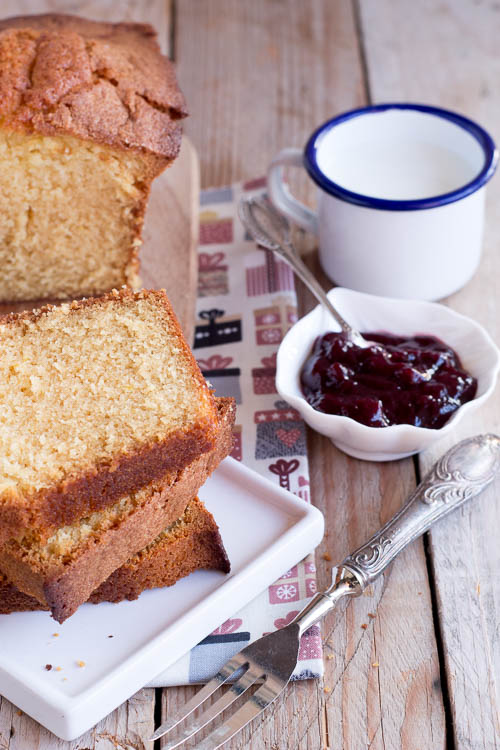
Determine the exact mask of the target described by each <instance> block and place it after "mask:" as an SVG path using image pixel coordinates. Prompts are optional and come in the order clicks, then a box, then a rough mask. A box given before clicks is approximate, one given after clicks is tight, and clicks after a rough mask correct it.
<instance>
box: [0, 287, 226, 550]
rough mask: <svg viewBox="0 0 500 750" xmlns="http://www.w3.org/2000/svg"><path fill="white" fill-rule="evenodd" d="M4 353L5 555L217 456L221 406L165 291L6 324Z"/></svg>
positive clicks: (0, 459)
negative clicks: (8, 545)
mask: <svg viewBox="0 0 500 750" xmlns="http://www.w3.org/2000/svg"><path fill="white" fill-rule="evenodd" d="M0 351H1V357H0V446H1V450H0V544H1V543H2V541H5V540H6V539H7V538H16V539H19V538H22V537H23V536H24V535H25V534H26V533H28V532H30V531H34V532H35V533H36V534H37V535H38V537H39V538H40V539H41V540H42V541H43V539H47V538H48V537H49V536H50V535H51V534H52V532H53V531H54V530H55V529H57V528H59V527H61V526H64V525H68V524H71V523H73V522H74V521H76V520H79V519H81V518H84V517H86V516H88V515H90V514H91V513H94V512H95V511H99V510H102V509H103V508H106V507H108V506H109V505H111V504H113V503H115V502H117V501H118V500H119V499H120V498H123V497H124V496H126V495H129V494H131V493H134V492H138V491H139V490H141V489H142V488H144V487H146V486H147V485H150V484H151V483H154V482H160V484H161V485H162V484H165V481H166V480H165V476H166V474H167V473H168V472H174V473H175V472H179V471H181V470H182V469H183V468H184V467H186V466H188V464H190V463H191V462H192V461H193V460H194V459H196V458H198V457H199V456H200V455H203V454H204V453H207V452H209V451H212V450H213V449H214V446H215V443H216V439H217V435H218V433H219V418H218V414H217V407H216V402H215V399H214V396H213V395H212V393H211V391H210V389H209V387H208V386H207V384H206V382H205V380H204V378H203V376H202V374H201V372H200V370H199V368H198V365H197V363H196V360H195V359H194V357H193V354H192V352H191V350H190V348H189V346H188V345H187V343H186V341H185V340H184V337H183V335H182V332H181V329H180V327H179V324H178V322H177V319H176V318H175V315H174V313H173V311H172V309H171V306H170V304H169V302H168V300H167V297H166V295H165V293H164V292H162V291H159V292H147V291H141V292H137V293H133V292H131V291H130V290H128V289H123V290H121V291H120V292H117V291H116V290H115V291H113V292H111V293H110V294H108V295H105V296H104V297H101V298H93V299H88V300H83V301H80V302H72V303H65V304H63V305H61V306H59V307H50V306H47V307H45V308H41V309H40V310H35V311H32V312H26V313H21V314H17V315H14V314H12V315H9V316H6V317H4V318H0ZM195 494H196V489H195V490H194V492H193V493H192V494H191V497H194V495H195ZM189 499H190V498H188V500H189ZM188 500H186V502H187V501H188ZM180 512H181V511H180ZM180 512H179V515H180ZM172 520H173V519H172ZM164 525H165V524H164Z"/></svg>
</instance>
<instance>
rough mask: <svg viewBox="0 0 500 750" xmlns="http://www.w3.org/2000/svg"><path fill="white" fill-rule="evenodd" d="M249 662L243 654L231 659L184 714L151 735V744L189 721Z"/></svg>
mask: <svg viewBox="0 0 500 750" xmlns="http://www.w3.org/2000/svg"><path fill="white" fill-rule="evenodd" d="M246 664H248V662H246V661H245V659H244V658H242V657H241V653H238V654H236V655H235V656H233V658H232V659H229V661H227V662H226V663H225V664H224V665H223V666H222V667H221V668H220V669H219V671H218V672H217V674H216V675H215V677H213V678H212V679H211V680H210V682H207V684H206V685H205V686H204V687H202V688H201V689H200V690H198V692H197V693H196V694H195V695H193V697H192V698H191V700H190V701H188V702H187V703H186V705H185V706H184V708H183V710H182V712H178V713H177V714H175V715H174V716H172V717H171V718H170V719H167V720H166V721H164V722H163V724H161V725H160V726H159V727H158V729H156V730H155V732H154V734H152V735H151V737H150V738H149V740H148V741H149V742H153V741H154V740H159V739H160V737H163V735H164V734H166V733H167V732H170V730H171V729H173V728H174V727H176V726H177V724H180V723H181V721H184V719H187V717H188V716H189V715H190V714H192V713H193V711H195V710H196V709H197V708H198V707H199V706H201V704H202V703H203V702H204V701H206V699H207V698H210V696H211V695H212V693H215V691H216V690H217V689H218V688H220V687H221V685H224V683H225V682H227V681H228V680H229V678H230V677H232V676H233V675H234V674H235V672H237V671H238V670H239V669H241V667H244V666H246Z"/></svg>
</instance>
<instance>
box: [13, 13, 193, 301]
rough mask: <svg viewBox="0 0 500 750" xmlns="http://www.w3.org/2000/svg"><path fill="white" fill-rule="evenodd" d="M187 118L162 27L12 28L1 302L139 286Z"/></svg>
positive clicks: (70, 23)
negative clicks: (160, 192)
mask: <svg viewBox="0 0 500 750" xmlns="http://www.w3.org/2000/svg"><path fill="white" fill-rule="evenodd" d="M186 114H187V112H186V107H185V102H184V98H183V96H182V93H181V91H180V90H179V87H178V85H177V82H176V78H175V72H174V69H173V65H172V63H171V62H170V61H169V60H168V59H167V58H165V57H164V56H163V55H162V54H161V53H160V49H159V47H158V44H157V42H156V34H155V32H154V30H153V29H152V28H151V27H150V26H147V25H142V24H135V23H118V24H111V23H98V22H94V21H88V20H85V19H82V18H77V17H75V16H68V15H39V16H36V15H33V16H25V17H17V18H10V19H7V20H2V21H0V160H1V164H2V169H1V170H0V194H1V196H2V212H1V215H0V301H4V302H5V301H8V302H14V301H19V300H40V299H49V298H56V299H63V298H74V297H81V296H89V295H97V294H102V293H104V292H107V291H110V290H111V289H112V288H114V287H120V286H122V285H124V284H128V285H131V286H135V287H137V285H138V276H137V272H138V248H139V246H140V244H141V233H142V225H143V220H144V212H145V209H146V203H147V199H148V194H149V190H150V186H151V183H152V181H153V179H154V178H155V177H156V176H157V175H159V174H160V173H161V172H162V171H163V170H164V169H165V167H167V166H168V165H169V164H171V163H172V161H173V160H174V159H175V157H176V156H177V154H178V152H179V149H180V143H181V125H180V123H181V119H182V118H183V117H185V116H186Z"/></svg>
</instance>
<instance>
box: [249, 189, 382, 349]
mask: <svg viewBox="0 0 500 750" xmlns="http://www.w3.org/2000/svg"><path fill="white" fill-rule="evenodd" d="M238 214H239V217H240V219H241V222H242V224H243V226H244V227H245V228H246V229H247V230H248V232H249V233H250V235H251V236H252V237H253V239H254V240H255V241H256V242H257V243H258V244H259V245H261V246H262V247H265V248H266V249H267V250H272V251H273V252H274V253H277V254H278V255H280V256H281V257H282V258H284V260H286V262H287V263H288V264H289V265H290V266H291V268H292V269H293V271H294V272H295V273H296V274H297V276H298V277H299V278H300V279H301V280H302V281H303V282H304V284H305V285H306V286H307V287H308V289H309V290H310V291H311V292H312V294H314V296H315V297H316V299H317V300H318V302H319V303H320V304H321V305H323V307H324V308H325V309H326V310H327V311H328V312H329V313H330V315H331V316H332V317H333V318H334V320H336V321H337V323H338V324H339V326H340V327H341V329H342V331H343V332H344V334H345V336H346V338H347V339H349V340H350V341H352V342H353V344H356V346H359V347H360V348H362V349H364V348H366V347H368V346H377V347H379V346H380V345H379V344H375V343H374V342H373V341H367V340H366V339H365V338H364V337H363V336H362V335H361V333H360V332H359V331H357V330H356V329H355V328H353V327H352V326H351V325H350V324H349V323H348V322H347V321H346V320H345V318H343V317H342V315H341V314H340V313H339V311H338V310H337V309H336V308H335V307H334V306H333V305H332V303H331V302H330V300H329V299H328V297H327V296H326V294H325V292H324V291H323V288H322V287H321V285H320V283H319V282H318V280H317V279H316V278H315V277H314V276H313V274H312V273H311V271H310V270H309V269H308V268H307V266H306V265H305V264H304V263H303V261H302V260H301V259H300V256H299V254H298V253H297V251H296V249H295V247H294V246H293V243H292V241H291V239H290V225H289V223H288V221H287V219H285V217H284V216H282V215H281V214H280V213H278V211H277V210H276V209H275V208H274V206H273V205H272V203H271V202H270V200H269V198H267V196H265V195H263V196H258V197H256V198H242V200H241V201H240V203H239V206H238Z"/></svg>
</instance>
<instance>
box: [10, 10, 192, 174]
mask: <svg viewBox="0 0 500 750" xmlns="http://www.w3.org/2000/svg"><path fill="white" fill-rule="evenodd" d="M186 115H187V111H186V106H185V102H184V97H183V95H182V93H181V91H180V89H179V87H178V85H177V81H176V78H175V71H174V66H173V64H172V63H171V62H170V60H168V59H167V58H166V57H164V56H163V55H162V54H161V53H160V49H159V47H158V44H157V41H156V33H155V31H154V30H153V28H152V27H151V26H148V25H144V24H136V23H117V24H111V23H101V22H96V21H90V20H87V19H83V18H78V17H76V16H70V15H62V14H46V15H34V16H19V17H16V18H9V19H6V20H3V21H0V121H1V122H2V124H3V126H4V127H11V128H13V129H18V130H22V131H28V132H35V133H40V134H42V135H60V134H67V135H73V136H76V137H79V138H82V139H84V140H91V141H96V142H98V143H103V144H107V145H109V146H112V147H115V148H125V149H137V150H140V151H142V152H145V153H148V154H150V155H152V156H153V157H156V159H153V162H152V172H155V171H156V172H159V171H161V169H163V168H164V167H165V166H166V164H167V163H168V162H169V161H170V160H172V159H174V158H175V156H176V155H177V153H178V151H179V148H180V142H181V127H180V120H181V118H183V117H185V116H186Z"/></svg>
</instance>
